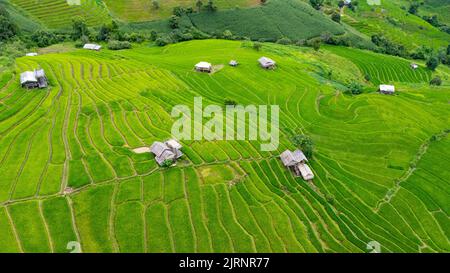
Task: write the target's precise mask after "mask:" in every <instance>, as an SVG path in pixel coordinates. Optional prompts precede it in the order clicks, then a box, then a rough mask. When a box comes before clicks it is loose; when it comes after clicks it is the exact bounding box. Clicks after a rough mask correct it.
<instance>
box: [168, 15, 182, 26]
mask: <svg viewBox="0 0 450 273" xmlns="http://www.w3.org/2000/svg"><path fill="white" fill-rule="evenodd" d="M179 25H180V17H178V16H176V15H172V16H170V19H169V26H170V28H172V29H175V28H178V27H179Z"/></svg>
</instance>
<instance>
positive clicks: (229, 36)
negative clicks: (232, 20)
mask: <svg viewBox="0 0 450 273" xmlns="http://www.w3.org/2000/svg"><path fill="white" fill-rule="evenodd" d="M222 37H223V38H224V39H227V40H231V39H232V38H233V33H232V32H231V31H230V30H228V29H227V30H225V31H224V32H223V33H222Z"/></svg>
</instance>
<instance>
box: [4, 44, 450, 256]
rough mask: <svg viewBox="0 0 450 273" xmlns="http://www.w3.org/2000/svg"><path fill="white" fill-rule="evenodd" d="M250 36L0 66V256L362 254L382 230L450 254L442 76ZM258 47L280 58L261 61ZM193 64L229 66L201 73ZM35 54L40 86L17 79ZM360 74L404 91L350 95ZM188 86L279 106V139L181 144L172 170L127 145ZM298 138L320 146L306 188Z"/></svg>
mask: <svg viewBox="0 0 450 273" xmlns="http://www.w3.org/2000/svg"><path fill="white" fill-rule="evenodd" d="M247 44H248V43H246V42H244V43H243V42H239V41H224V40H203V41H190V42H185V43H178V44H173V45H169V46H166V47H148V46H147V45H141V46H139V45H136V46H135V48H134V49H132V50H125V51H109V50H107V49H105V50H102V51H99V52H90V51H83V50H73V51H71V52H66V53H60V54H46V55H41V56H38V57H33V58H27V57H23V58H19V59H17V66H16V68H15V74H7V75H4V76H2V77H1V78H0V136H1V137H0V173H2V179H1V180H0V231H1V232H0V242H2V244H1V246H0V251H1V252H7V251H10V252H20V251H24V252H49V251H54V252H66V251H67V249H66V244H67V242H69V241H79V242H80V243H81V246H82V249H83V251H85V252H366V251H367V249H366V245H367V243H368V242H370V241H373V240H375V241H378V242H379V243H380V244H381V246H382V251H383V252H449V251H450V243H449V226H450V221H449V218H448V213H449V210H448V202H447V201H448V200H446V199H448V185H447V184H448V180H449V175H450V174H449V173H448V171H447V170H446V168H445V166H446V158H448V149H447V148H448V143H449V141H448V135H447V134H442V132H443V131H445V130H447V132H448V130H449V129H450V128H449V124H450V109H449V105H448V98H449V97H450V88H449V82H448V77H449V75H448V73H447V72H446V71H447V70H445V69H440V70H439V71H438V73H440V74H441V75H443V76H445V79H444V85H443V86H441V87H430V86H429V84H428V79H429V77H430V74H429V72H427V71H425V70H423V69H422V68H421V69H420V70H419V71H417V73H418V74H419V75H420V76H417V75H413V74H411V73H409V70H407V69H406V68H404V67H405V66H408V65H409V62H408V61H406V60H403V59H400V58H396V57H388V56H384V55H378V54H373V53H370V52H366V51H356V50H352V51H346V49H344V48H334V47H333V48H331V47H330V48H328V47H327V48H324V49H321V50H320V51H319V52H315V51H314V50H312V49H309V48H299V47H290V46H282V45H274V44H264V46H263V48H262V49H261V51H256V50H254V49H253V48H252V47H251V46H248V45H247ZM348 52H351V54H350V53H348ZM262 55H264V56H268V57H271V58H273V59H274V60H276V61H277V62H278V68H277V69H276V70H274V71H266V70H263V69H260V68H259V67H258V65H257V62H256V60H257V59H258V58H259V57H261V56H262ZM230 59H236V60H238V61H239V62H240V63H241V65H240V66H238V67H237V68H232V67H229V66H227V65H226V64H227V63H228V62H229V60H230ZM201 60H204V61H209V62H211V63H212V64H214V65H216V66H218V67H221V68H222V69H220V70H219V71H217V72H216V73H214V74H209V75H208V74H201V73H196V72H194V71H193V69H192V68H193V65H194V64H195V63H197V62H198V61H201ZM369 63H377V64H379V65H378V66H377V67H372V66H369ZM222 64H223V65H225V66H223V67H222V66H220V65H222ZM382 64H384V65H385V66H382ZM37 66H41V67H42V68H44V69H45V71H46V72H47V74H48V76H49V79H50V83H51V88H50V89H49V90H48V91H46V90H33V91H27V90H24V89H22V88H20V87H19V84H18V74H19V73H20V72H22V71H24V70H26V69H32V68H35V67H37ZM324 71H332V73H331V74H330V73H324ZM368 72H370V73H373V74H372V77H373V79H374V82H377V81H382V80H383V81H384V80H389V81H390V82H393V83H394V84H395V85H396V87H397V90H398V94H397V95H394V96H384V95H380V94H379V93H377V92H375V90H376V87H375V86H374V85H372V84H371V83H366V84H367V90H366V91H365V92H364V93H363V94H361V95H358V96H350V95H348V94H344V93H343V92H342V91H341V90H342V86H343V85H345V84H346V83H348V82H351V81H360V82H364V79H363V75H364V74H366V73H368ZM196 96H201V97H203V100H204V104H205V105H206V104H210V103H214V104H219V105H223V102H224V98H233V99H234V100H235V101H236V102H238V103H241V104H243V105H248V104H257V105H259V104H262V105H264V104H277V105H279V106H280V108H281V109H280V111H281V116H280V129H281V140H280V141H281V145H280V147H279V149H278V150H277V151H274V152H261V151H260V149H259V142H258V141H213V142H208V141H202V142H198V141H193V142H189V141H185V142H184V143H183V144H184V148H183V151H184V153H185V156H184V157H183V158H182V160H181V161H179V162H178V163H177V166H175V167H172V168H159V167H157V166H156V163H155V161H154V159H153V156H151V155H150V154H143V155H137V154H134V153H133V152H132V151H131V149H132V148H136V147H141V146H144V145H150V144H151V143H152V142H153V141H155V140H164V139H166V138H168V137H170V130H171V126H172V123H173V119H172V118H171V117H170V113H171V109H172V107H173V106H175V105H178V104H186V105H192V103H193V99H194V97H196ZM292 132H302V133H303V134H307V135H309V136H311V138H312V140H313V141H314V145H315V153H314V159H313V160H312V161H311V162H310V163H311V164H310V165H311V168H312V169H313V171H314V173H315V175H316V177H315V179H314V180H313V182H311V183H306V182H305V181H303V180H302V179H300V178H295V177H294V176H293V175H292V173H291V172H290V171H288V170H287V169H285V168H284V167H283V166H282V164H281V161H280V159H279V157H278V156H279V154H280V152H282V151H283V150H284V149H286V148H291V149H292V148H294V147H293V146H292V144H291V141H290V140H289V138H290V136H291V134H292ZM435 135H439V137H433V136H435ZM447 165H448V164H447ZM67 187H72V188H73V189H74V192H72V193H69V194H67V195H63V194H62V192H63V191H64V190H65V189H66V188H67Z"/></svg>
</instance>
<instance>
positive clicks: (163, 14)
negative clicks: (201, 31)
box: [103, 0, 260, 22]
mask: <svg viewBox="0 0 450 273" xmlns="http://www.w3.org/2000/svg"><path fill="white" fill-rule="evenodd" d="M103 2H105V4H106V5H107V6H108V8H109V10H110V11H111V13H112V14H114V16H116V17H117V18H119V19H121V20H124V21H128V22H140V21H152V20H158V19H165V18H167V17H170V15H172V11H173V8H175V7H184V8H189V7H190V8H193V9H194V10H197V7H196V2H197V0H163V1H156V2H157V3H158V4H157V6H155V5H154V4H153V2H152V1H149V0H103ZM259 3H260V1H259V0H216V1H214V4H215V5H216V6H217V7H218V8H219V9H232V8H235V7H251V6H256V5H258V4H259ZM203 4H204V5H206V4H207V1H203Z"/></svg>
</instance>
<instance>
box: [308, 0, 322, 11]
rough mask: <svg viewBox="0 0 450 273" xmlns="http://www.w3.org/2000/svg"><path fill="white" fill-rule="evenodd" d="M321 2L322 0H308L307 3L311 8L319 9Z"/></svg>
mask: <svg viewBox="0 0 450 273" xmlns="http://www.w3.org/2000/svg"><path fill="white" fill-rule="evenodd" d="M323 2H324V0H309V3H310V4H311V6H312V7H313V8H315V9H316V10H320V9H321V8H322V6H323Z"/></svg>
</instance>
